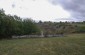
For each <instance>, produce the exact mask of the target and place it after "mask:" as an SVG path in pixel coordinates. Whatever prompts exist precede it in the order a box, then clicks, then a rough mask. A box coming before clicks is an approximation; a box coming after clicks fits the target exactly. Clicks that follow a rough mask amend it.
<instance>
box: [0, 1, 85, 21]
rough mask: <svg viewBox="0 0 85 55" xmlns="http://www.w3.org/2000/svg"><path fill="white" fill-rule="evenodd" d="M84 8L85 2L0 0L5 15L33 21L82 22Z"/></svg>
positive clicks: (84, 14) (84, 12)
mask: <svg viewBox="0 0 85 55" xmlns="http://www.w3.org/2000/svg"><path fill="white" fill-rule="evenodd" d="M75 2H76V3H75ZM84 7H85V0H82V1H80V0H0V8H3V9H4V10H5V13H6V14H11V15H17V16H20V17H22V18H32V19H33V20H35V21H39V20H42V21H54V22H59V21H82V20H85V19H84V17H85V8H84ZM82 17H83V18H82Z"/></svg>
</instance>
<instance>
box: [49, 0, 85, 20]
mask: <svg viewBox="0 0 85 55" xmlns="http://www.w3.org/2000/svg"><path fill="white" fill-rule="evenodd" d="M49 1H50V2H51V3H52V4H54V5H57V4H60V5H61V6H62V7H63V8H64V9H66V10H68V11H70V13H71V14H72V16H73V17H74V18H76V19H79V20H85V0H49Z"/></svg>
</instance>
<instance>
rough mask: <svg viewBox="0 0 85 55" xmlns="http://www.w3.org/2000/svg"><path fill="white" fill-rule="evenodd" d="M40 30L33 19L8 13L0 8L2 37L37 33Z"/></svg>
mask: <svg viewBox="0 0 85 55" xmlns="http://www.w3.org/2000/svg"><path fill="white" fill-rule="evenodd" d="M39 32H40V30H39V28H38V27H37V25H36V23H35V22H34V21H33V20H31V19H28V18H27V19H24V20H22V18H20V17H18V16H16V15H14V16H11V15H6V14H5V13H4V10H3V9H2V10H0V39H2V38H11V37H12V36H13V35H29V34H37V33H39Z"/></svg>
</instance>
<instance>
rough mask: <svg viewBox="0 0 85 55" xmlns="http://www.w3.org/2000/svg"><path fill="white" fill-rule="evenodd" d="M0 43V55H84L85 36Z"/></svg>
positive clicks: (16, 40)
mask: <svg viewBox="0 0 85 55" xmlns="http://www.w3.org/2000/svg"><path fill="white" fill-rule="evenodd" d="M68 36H69V37H53V38H35V39H34V38H33V39H32V38H30V39H13V40H1V41H0V55H85V34H72V35H68Z"/></svg>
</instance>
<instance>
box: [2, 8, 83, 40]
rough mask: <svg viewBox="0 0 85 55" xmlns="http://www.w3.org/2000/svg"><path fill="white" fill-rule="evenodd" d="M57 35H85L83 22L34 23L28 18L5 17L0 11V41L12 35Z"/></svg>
mask: <svg viewBox="0 0 85 55" xmlns="http://www.w3.org/2000/svg"><path fill="white" fill-rule="evenodd" d="M40 32H43V33H44V35H45V36H46V35H57V34H70V33H85V21H83V22H67V21H66V22H51V21H48V22H42V21H39V22H35V21H34V20H32V19H30V18H26V19H22V18H20V17H18V16H16V15H14V16H11V15H6V14H5V13H4V10H3V9H2V10H0V39H3V38H11V37H12V36H13V35H15V36H16V35H18V36H19V35H34V34H36V35H40Z"/></svg>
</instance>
